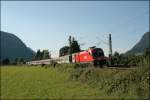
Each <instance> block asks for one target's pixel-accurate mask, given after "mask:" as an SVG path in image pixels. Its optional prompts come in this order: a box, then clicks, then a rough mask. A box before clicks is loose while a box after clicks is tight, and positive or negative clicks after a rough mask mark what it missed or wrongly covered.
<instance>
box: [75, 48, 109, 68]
mask: <svg viewBox="0 0 150 100" xmlns="http://www.w3.org/2000/svg"><path fill="white" fill-rule="evenodd" d="M106 60H107V57H105V56H104V52H103V50H102V49H101V48H89V49H88V50H86V51H83V52H79V53H76V54H74V55H73V61H74V62H77V63H90V62H93V63H96V64H99V65H100V64H102V65H103V64H104V63H106Z"/></svg>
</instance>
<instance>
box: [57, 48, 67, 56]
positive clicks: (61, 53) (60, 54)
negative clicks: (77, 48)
mask: <svg viewBox="0 0 150 100" xmlns="http://www.w3.org/2000/svg"><path fill="white" fill-rule="evenodd" d="M68 54H69V46H64V47H62V48H60V50H59V56H64V55H68Z"/></svg>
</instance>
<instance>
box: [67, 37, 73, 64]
mask: <svg viewBox="0 0 150 100" xmlns="http://www.w3.org/2000/svg"><path fill="white" fill-rule="evenodd" d="M68 40H69V63H72V52H71V43H72V39H71V36H69V39H68Z"/></svg>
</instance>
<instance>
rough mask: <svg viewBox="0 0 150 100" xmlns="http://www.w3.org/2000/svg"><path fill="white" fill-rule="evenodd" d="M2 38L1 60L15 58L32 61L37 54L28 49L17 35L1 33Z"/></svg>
mask: <svg viewBox="0 0 150 100" xmlns="http://www.w3.org/2000/svg"><path fill="white" fill-rule="evenodd" d="M0 38H1V55H0V58H1V59H5V58H8V59H10V60H14V59H15V58H23V59H25V60H31V59H32V58H33V56H34V54H35V52H34V51H33V50H31V49H30V48H29V47H27V46H26V45H25V43H23V42H22V40H21V39H19V38H18V37H17V36H16V35H14V34H11V33H8V32H3V31H1V33H0Z"/></svg>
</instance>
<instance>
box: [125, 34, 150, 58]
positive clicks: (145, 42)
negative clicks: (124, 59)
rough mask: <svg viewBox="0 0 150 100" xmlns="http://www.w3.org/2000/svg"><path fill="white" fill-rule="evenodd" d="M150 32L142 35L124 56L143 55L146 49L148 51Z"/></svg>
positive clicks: (149, 47)
mask: <svg viewBox="0 0 150 100" xmlns="http://www.w3.org/2000/svg"><path fill="white" fill-rule="evenodd" d="M149 42H150V32H146V33H144V35H143V36H142V38H141V39H140V41H139V42H138V43H137V44H135V46H134V47H133V48H132V49H131V50H129V51H127V52H126V53H125V54H126V55H130V54H140V53H143V52H144V50H145V49H146V48H148V49H149V50H150V43H149Z"/></svg>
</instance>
